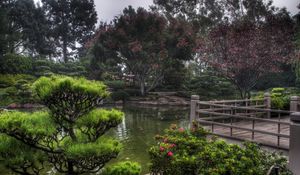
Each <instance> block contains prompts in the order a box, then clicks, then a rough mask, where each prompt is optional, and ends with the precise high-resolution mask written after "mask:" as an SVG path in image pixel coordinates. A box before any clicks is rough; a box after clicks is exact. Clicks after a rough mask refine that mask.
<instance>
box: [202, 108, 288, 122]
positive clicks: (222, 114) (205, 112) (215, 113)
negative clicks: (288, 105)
mask: <svg viewBox="0 0 300 175" xmlns="http://www.w3.org/2000/svg"><path fill="white" fill-rule="evenodd" d="M196 112H197V113H200V114H206V115H209V114H211V115H218V116H228V117H233V118H238V119H245V120H257V121H264V122H271V123H280V124H283V125H290V122H284V121H278V120H271V119H263V118H257V117H241V116H238V115H233V114H226V113H218V112H209V111H205V110H196Z"/></svg>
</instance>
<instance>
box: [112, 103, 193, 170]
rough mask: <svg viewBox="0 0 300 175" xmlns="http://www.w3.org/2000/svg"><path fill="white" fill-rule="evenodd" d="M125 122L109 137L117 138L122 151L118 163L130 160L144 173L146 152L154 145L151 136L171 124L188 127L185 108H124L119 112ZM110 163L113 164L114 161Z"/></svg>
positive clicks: (113, 130)
mask: <svg viewBox="0 0 300 175" xmlns="http://www.w3.org/2000/svg"><path fill="white" fill-rule="evenodd" d="M121 110H122V111H123V112H124V113H125V119H124V120H123V121H122V123H121V124H120V125H118V127H116V128H114V129H112V130H111V131H110V132H109V135H111V136H113V137H115V138H118V139H119V140H120V141H121V142H122V144H123V147H124V148H123V150H122V152H121V153H120V154H119V156H118V158H117V160H115V161H120V160H122V161H123V160H131V161H136V162H139V163H140V164H141V165H142V168H143V173H145V172H147V170H148V168H147V167H148V166H147V164H148V163H149V157H148V152H147V151H148V149H149V148H150V146H152V145H154V144H155V140H154V136H155V135H156V134H162V133H163V131H164V130H165V129H167V128H168V127H169V126H170V125H171V124H173V123H175V124H178V125H179V126H181V127H187V126H188V114H189V112H188V109H187V108H182V107H180V108H178V107H177V108H176V107H169V108H165V107H164V108H146V107H136V106H125V107H124V108H123V109H121ZM115 161H113V162H115Z"/></svg>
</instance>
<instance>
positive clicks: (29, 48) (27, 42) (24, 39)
mask: <svg viewBox="0 0 300 175" xmlns="http://www.w3.org/2000/svg"><path fill="white" fill-rule="evenodd" d="M0 9H1V12H0V17H1V21H0V22H1V24H2V25H1V27H0V42H1V44H0V47H1V52H2V54H4V53H17V54H18V53H22V54H28V55H31V56H35V55H49V54H50V53H51V52H53V47H51V42H49V41H50V39H49V35H47V34H48V31H49V27H48V26H47V21H46V18H45V15H44V13H43V11H42V9H41V7H40V6H39V5H37V6H36V5H35V3H34V1H33V0H4V1H1V2H0Z"/></svg>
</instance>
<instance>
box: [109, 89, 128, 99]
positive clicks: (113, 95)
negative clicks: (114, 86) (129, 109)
mask: <svg viewBox="0 0 300 175" xmlns="http://www.w3.org/2000/svg"><path fill="white" fill-rule="evenodd" d="M110 97H111V99H112V100H114V101H119V100H123V101H126V100H128V99H129V95H128V93H127V92H125V91H123V90H118V91H116V92H112V93H111V94H110Z"/></svg>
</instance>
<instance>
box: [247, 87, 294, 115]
mask: <svg viewBox="0 0 300 175" xmlns="http://www.w3.org/2000/svg"><path fill="white" fill-rule="evenodd" d="M269 91H270V92H271V108H273V109H281V110H289V107H290V99H291V96H293V95H297V94H299V89H297V88H281V87H278V88H272V89H270V90H269ZM252 98H253V99H263V98H264V92H262V91H260V92H257V93H256V95H255V96H253V97H252Z"/></svg>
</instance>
